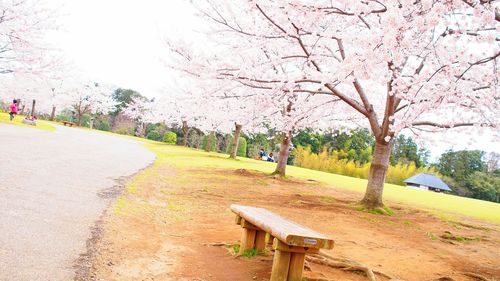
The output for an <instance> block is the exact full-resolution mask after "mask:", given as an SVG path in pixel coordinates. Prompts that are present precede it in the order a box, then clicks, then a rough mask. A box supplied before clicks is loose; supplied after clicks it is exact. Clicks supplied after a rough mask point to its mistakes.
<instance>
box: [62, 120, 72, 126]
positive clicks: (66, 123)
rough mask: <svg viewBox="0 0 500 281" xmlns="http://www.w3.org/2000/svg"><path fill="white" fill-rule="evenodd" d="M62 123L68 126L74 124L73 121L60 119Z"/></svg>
mask: <svg viewBox="0 0 500 281" xmlns="http://www.w3.org/2000/svg"><path fill="white" fill-rule="evenodd" d="M62 123H63V125H64V126H70V127H73V125H75V123H73V122H69V121H62Z"/></svg>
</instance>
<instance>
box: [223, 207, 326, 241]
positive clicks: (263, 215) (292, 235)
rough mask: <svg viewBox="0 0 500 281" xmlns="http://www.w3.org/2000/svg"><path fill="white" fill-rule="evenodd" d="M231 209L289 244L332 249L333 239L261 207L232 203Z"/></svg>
mask: <svg viewBox="0 0 500 281" xmlns="http://www.w3.org/2000/svg"><path fill="white" fill-rule="evenodd" d="M231 211H232V212H233V213H235V214H236V215H238V216H240V217H242V218H243V219H245V220H246V221H248V222H250V223H252V224H253V225H255V226H256V227H258V228H260V229H262V230H263V231H265V232H267V233H269V234H270V235H272V236H274V237H276V238H277V239H278V240H280V241H282V242H283V243H285V244H287V245H290V246H300V247H309V248H316V249H332V248H333V244H334V242H333V239H331V238H329V237H327V236H325V235H324V234H321V233H319V232H317V231H314V230H312V229H309V228H306V227H304V226H301V225H299V224H296V223H294V222H292V221H290V220H287V219H285V218H283V217H281V216H279V215H277V214H275V213H273V212H271V211H268V210H266V209H263V208H257V207H249V206H243V205H237V204H232V205H231Z"/></svg>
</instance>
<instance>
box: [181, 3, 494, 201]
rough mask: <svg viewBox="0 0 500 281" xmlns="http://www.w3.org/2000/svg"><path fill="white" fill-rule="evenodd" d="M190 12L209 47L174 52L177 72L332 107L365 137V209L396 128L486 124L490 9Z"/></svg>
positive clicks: (268, 6) (401, 6)
mask: <svg viewBox="0 0 500 281" xmlns="http://www.w3.org/2000/svg"><path fill="white" fill-rule="evenodd" d="M196 5H197V7H198V8H199V9H200V12H201V13H202V14H203V16H205V17H206V18H207V19H209V21H208V23H209V24H210V28H211V31H210V34H209V37H210V38H211V39H212V40H214V42H217V44H216V45H217V47H216V48H212V49H211V50H210V52H208V51H207V52H205V53H202V52H200V51H198V52H195V53H193V52H191V53H190V52H188V51H186V49H185V48H184V46H180V47H178V48H176V49H175V51H176V52H177V53H178V54H181V56H182V57H184V58H185V63H184V67H183V68H184V69H185V70H186V71H187V72H192V73H198V74H199V73H203V75H204V76H205V77H210V78H212V79H223V80H229V81H232V82H236V83H240V84H242V85H245V86H247V87H249V88H254V89H261V90H267V93H268V94H269V95H270V96H271V99H272V100H280V99H279V96H280V95H282V94H283V93H289V94H292V93H293V95H300V96H306V97H309V96H318V95H322V96H326V97H329V98H330V99H332V100H334V101H337V100H338V102H335V103H341V104H342V105H341V106H339V105H337V104H336V105H335V107H339V109H337V110H336V113H337V114H336V115H337V119H342V118H344V117H348V118H353V117H354V116H356V115H358V116H361V117H362V118H363V119H364V120H365V124H364V125H363V124H360V125H363V126H365V127H367V128H369V129H370V130H371V132H372V133H373V135H374V136H375V139H376V144H375V149H374V155H373V160H372V163H371V168H370V174H369V179H368V184H367V189H366V193H365V196H364V198H363V200H362V203H363V204H364V205H365V206H367V207H369V208H378V207H381V206H383V202H382V194H383V186H384V180H385V175H386V172H387V168H388V161H389V155H390V147H391V141H392V139H393V138H394V137H395V136H396V135H397V134H398V133H399V132H401V131H402V130H408V131H412V132H414V133H419V132H421V131H430V132H438V131H443V130H448V129H456V128H463V127H473V128H475V129H478V130H481V129H485V127H489V128H497V127H498V120H500V116H499V114H500V113H499V112H500V110H498V101H499V98H500V96H499V93H498V67H497V61H498V56H499V54H500V48H499V44H498V41H499V39H498V38H497V37H496V34H497V32H498V29H499V23H498V20H499V17H498V7H495V5H497V4H495V3H494V2H492V1H473V0H471V1H468V0H442V1H436V0H419V1H410V0H397V1H396V0H393V1H391V0H388V1H377V0H374V1H364V0H363V1H352V0H336V1H330V0H329V1H326V0H320V1H308V0H295V1H261V0H253V1H246V0H241V1H238V0H236V1H230V2H226V1H224V2H223V1H198V2H196ZM276 89H283V91H281V92H279V91H276ZM290 100H291V101H293V100H294V98H291V99H290ZM291 103H293V102H291ZM319 104H321V103H319ZM325 106H327V107H328V106H331V105H329V104H327V105H325ZM292 108H293V107H292ZM285 115H286V114H285ZM494 133H496V134H498V130H494Z"/></svg>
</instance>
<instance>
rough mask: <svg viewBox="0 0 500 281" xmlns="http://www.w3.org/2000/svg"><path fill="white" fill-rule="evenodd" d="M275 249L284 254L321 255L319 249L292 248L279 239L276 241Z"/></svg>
mask: <svg viewBox="0 0 500 281" xmlns="http://www.w3.org/2000/svg"><path fill="white" fill-rule="evenodd" d="M273 249H274V250H279V251H283V252H292V253H301V254H317V253H319V249H317V248H305V247H300V246H290V245H287V244H285V243H283V242H281V241H280V240H278V239H274V242H273Z"/></svg>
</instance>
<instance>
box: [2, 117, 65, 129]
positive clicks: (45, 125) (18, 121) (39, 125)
mask: <svg viewBox="0 0 500 281" xmlns="http://www.w3.org/2000/svg"><path fill="white" fill-rule="evenodd" d="M23 119H24V116H23V115H16V117H15V118H14V120H12V121H10V116H9V114H8V113H5V112H0V123H5V124H11V125H17V126H24V127H29V128H35V129H39V130H43V131H48V132H54V131H55V130H56V127H54V126H52V125H51V124H50V123H49V122H47V121H44V120H37V121H36V126H31V125H27V124H24V123H22V121H23Z"/></svg>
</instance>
